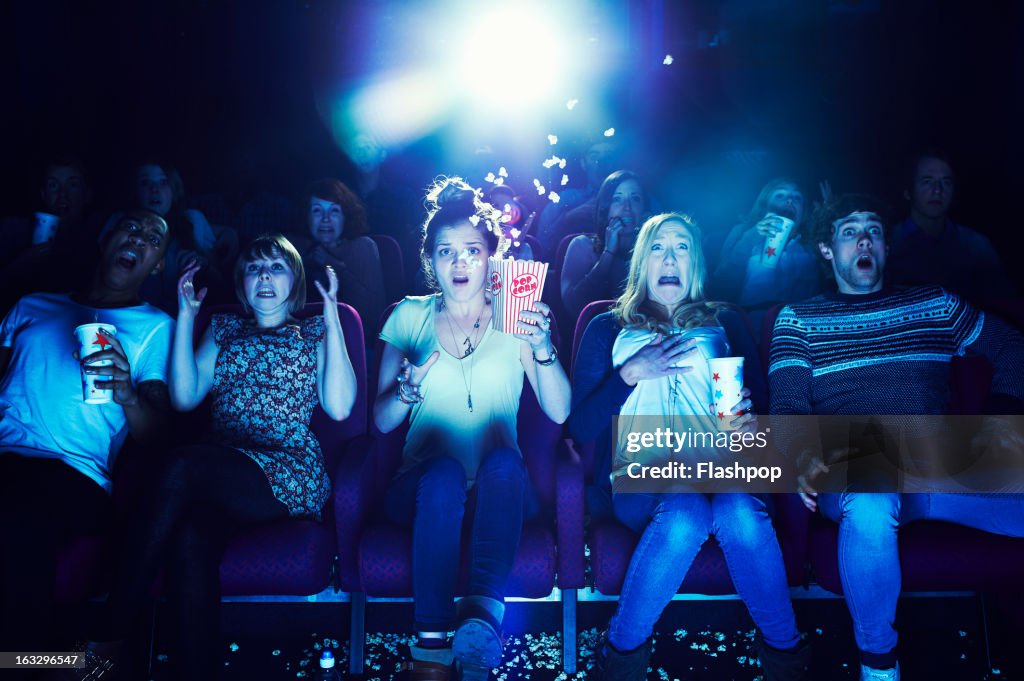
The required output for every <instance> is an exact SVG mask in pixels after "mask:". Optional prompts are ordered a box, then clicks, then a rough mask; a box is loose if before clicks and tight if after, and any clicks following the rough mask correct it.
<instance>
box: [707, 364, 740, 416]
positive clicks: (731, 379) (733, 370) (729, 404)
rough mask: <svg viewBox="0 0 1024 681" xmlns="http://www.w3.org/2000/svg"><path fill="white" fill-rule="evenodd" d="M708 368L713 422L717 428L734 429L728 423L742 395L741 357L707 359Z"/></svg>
mask: <svg viewBox="0 0 1024 681" xmlns="http://www.w3.org/2000/svg"><path fill="white" fill-rule="evenodd" d="M708 369H709V370H710V371H711V404H712V410H713V412H714V413H713V414H712V415H713V416H714V417H715V423H717V424H718V429H719V430H734V429H733V428H732V427H731V426H730V425H729V424H730V423H731V422H732V420H733V419H734V418H736V415H735V414H733V413H732V408H733V407H735V406H736V405H737V404H739V403H740V401H741V400H742V397H743V395H742V393H743V358H742V357H716V358H715V359H709V360H708Z"/></svg>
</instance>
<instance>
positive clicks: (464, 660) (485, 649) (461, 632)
mask: <svg viewBox="0 0 1024 681" xmlns="http://www.w3.org/2000/svg"><path fill="white" fill-rule="evenodd" d="M504 647H505V646H504V644H503V643H502V641H501V637H500V636H499V635H498V632H497V631H495V630H494V627H492V626H491V625H490V624H489V623H488V622H485V621H483V620H480V619H475V618H471V619H467V620H465V621H464V622H463V623H462V624H461V625H459V628H458V630H456V632H455V640H454V641H452V652H453V653H454V654H455V659H456V660H458V661H459V662H460V663H461V664H462V666H463V668H464V669H465V671H467V672H470V671H474V670H476V669H483V670H486V671H487V672H488V673H490V670H491V669H494V668H495V667H497V666H498V665H500V664H501V656H502V654H503V653H504ZM463 678H466V679H469V678H476V677H467V676H463ZM480 678H487V677H486V676H483V677H480Z"/></svg>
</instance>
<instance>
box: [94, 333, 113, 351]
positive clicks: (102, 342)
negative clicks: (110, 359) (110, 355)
mask: <svg viewBox="0 0 1024 681" xmlns="http://www.w3.org/2000/svg"><path fill="white" fill-rule="evenodd" d="M92 344H93V345H98V346H100V350H106V349H107V346H108V345H112V343H111V342H110V341H108V340H107V337H106V336H104V335H103V334H102V333H97V334H96V340H94V341H93V342H92Z"/></svg>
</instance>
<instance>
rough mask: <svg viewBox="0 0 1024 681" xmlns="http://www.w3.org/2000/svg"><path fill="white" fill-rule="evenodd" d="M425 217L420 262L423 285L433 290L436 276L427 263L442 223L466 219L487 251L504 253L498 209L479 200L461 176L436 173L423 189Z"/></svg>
mask: <svg viewBox="0 0 1024 681" xmlns="http://www.w3.org/2000/svg"><path fill="white" fill-rule="evenodd" d="M426 208H427V218H426V220H424V221H423V240H422V241H421V242H420V264H421V265H422V267H423V274H424V275H425V277H426V281H427V285H428V286H430V288H432V289H434V290H435V291H436V290H437V279H436V278H435V277H434V268H433V267H432V266H431V264H430V256H431V254H432V253H433V252H434V244H435V243H436V242H437V235H438V233H439V232H440V231H441V230H442V229H444V228H445V227H451V226H452V225H454V224H455V223H457V222H461V221H462V220H468V221H469V222H470V223H471V224H473V225H474V226H475V227H476V228H477V230H478V231H479V232H480V234H481V235H482V236H483V237H484V241H485V242H486V243H487V250H488V253H489V254H490V255H494V254H496V253H504V252H505V250H506V249H507V248H508V244H507V243H506V241H505V236H504V234H503V232H502V231H501V226H500V225H499V224H498V223H499V220H500V219H501V211H500V210H496V209H495V208H494V207H493V206H491V205H490V204H487V203H484V202H483V201H481V200H480V196H479V194H478V193H477V190H475V189H473V188H472V187H471V186H469V185H468V184H467V183H466V181H465V180H463V179H462V178H461V177H455V176H453V177H443V176H442V177H438V178H437V179H436V180H434V183H433V184H432V185H431V186H430V188H429V189H428V190H427V199H426Z"/></svg>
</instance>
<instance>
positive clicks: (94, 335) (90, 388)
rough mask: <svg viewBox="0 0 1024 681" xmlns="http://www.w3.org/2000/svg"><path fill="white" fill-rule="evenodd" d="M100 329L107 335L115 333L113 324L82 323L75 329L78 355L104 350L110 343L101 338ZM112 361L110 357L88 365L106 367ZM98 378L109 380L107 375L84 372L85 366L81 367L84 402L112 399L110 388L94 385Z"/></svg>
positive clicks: (96, 402) (98, 402) (106, 401)
mask: <svg viewBox="0 0 1024 681" xmlns="http://www.w3.org/2000/svg"><path fill="white" fill-rule="evenodd" d="M100 331H102V332H103V333H105V334H106V335H108V336H113V335H115V334H116V333H117V328H116V327H114V325H113V324H99V323H96V324H82V325H81V326H79V327H78V328H76V329H75V340H76V341H78V356H79V357H86V356H87V355H91V354H93V353H94V352H99V351H100V350H105V349H106V348H107V347H108V346H109V345H110V343H107V342H106V341H105V340H104V339H103V338H101V337H100V334H99V332H100ZM113 363H114V360H112V359H103V360H100V361H98V362H95V363H94V364H90V365H89V366H90V367H108V366H111V365H112V364H113ZM97 380H99V381H101V382H103V381H109V380H110V377H109V376H101V375H98V374H87V373H85V367H84V366H83V367H82V399H83V400H85V403H86V404H106V403H108V402H110V401H112V400H113V399H114V392H113V391H112V390H101V389H99V388H97V387H96V381H97Z"/></svg>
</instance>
